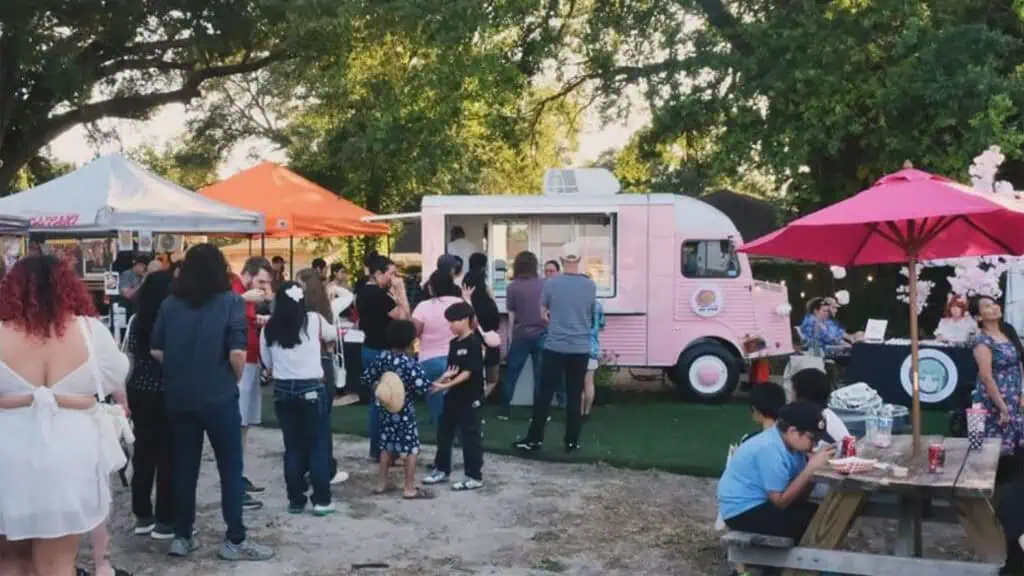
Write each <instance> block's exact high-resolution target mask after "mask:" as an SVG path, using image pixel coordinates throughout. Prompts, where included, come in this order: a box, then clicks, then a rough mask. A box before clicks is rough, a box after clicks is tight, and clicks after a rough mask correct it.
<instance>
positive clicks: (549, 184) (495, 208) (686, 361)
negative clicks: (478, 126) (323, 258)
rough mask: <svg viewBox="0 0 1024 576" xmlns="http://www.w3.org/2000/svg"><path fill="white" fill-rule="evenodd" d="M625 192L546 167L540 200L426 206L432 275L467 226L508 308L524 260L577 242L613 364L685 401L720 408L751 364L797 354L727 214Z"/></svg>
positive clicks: (778, 307)
mask: <svg viewBox="0 0 1024 576" xmlns="http://www.w3.org/2000/svg"><path fill="white" fill-rule="evenodd" d="M619 191H620V187H619V183H618V181H617V180H616V179H615V177H614V176H613V175H612V174H611V173H610V172H608V171H607V170H603V169H574V170H549V171H548V172H547V174H545V178H544V194H543V195H540V196H481V195H478V196H429V197H426V198H424V199H423V207H422V212H421V213H420V214H418V216H419V217H420V218H421V225H422V255H423V265H424V270H423V272H424V278H426V277H427V275H429V274H430V273H431V272H432V271H433V268H434V266H435V265H436V262H437V258H438V256H440V255H441V254H443V253H444V252H445V251H446V250H447V246H448V243H449V241H450V240H451V238H450V233H451V230H452V229H453V228H455V227H460V228H461V229H462V230H463V231H465V237H466V240H468V241H469V242H470V243H471V244H472V245H473V247H474V248H475V250H476V251H478V252H483V253H485V254H487V256H488V262H489V266H490V271H489V272H490V284H491V286H492V287H493V289H494V293H495V297H496V298H497V301H498V306H499V308H500V309H501V310H502V311H504V295H505V289H506V286H507V284H508V282H509V280H510V279H509V277H508V275H509V272H510V270H511V266H512V260H513V259H514V258H515V255H516V254H517V253H519V252H520V251H522V250H530V251H532V252H533V253H535V254H536V255H537V257H538V259H539V260H540V261H541V263H542V264H543V263H544V262H545V261H547V260H552V259H556V258H557V256H558V254H559V251H560V249H561V247H562V246H563V245H564V244H566V243H567V242H575V243H576V245H577V246H579V247H580V250H581V252H582V253H583V254H582V256H583V263H582V268H583V270H584V271H585V272H586V273H587V274H589V275H590V277H591V278H593V280H594V281H595V282H596V283H597V288H598V298H599V299H600V301H601V303H602V305H603V306H604V310H605V315H606V322H607V325H606V328H605V330H604V332H602V334H601V348H602V355H603V356H604V358H605V361H606V362H609V363H611V364H614V365H617V366H623V367H657V368H663V369H664V370H666V372H667V374H668V376H669V377H670V378H671V380H672V381H673V382H674V383H675V384H676V385H677V386H679V388H680V389H681V390H682V391H683V392H684V393H685V394H686V395H687V396H688V397H690V398H692V399H695V400H701V401H708V402H715V401H724V400H725V399H727V398H729V396H730V395H731V394H732V393H733V391H734V390H735V389H736V386H737V384H738V382H739V377H740V373H741V372H742V371H743V370H744V369H745V367H746V366H747V362H748V361H750V360H753V359H758V358H765V357H768V356H776V355H783V354H790V353H792V351H793V340H792V332H791V327H790V323H789V304H788V299H787V294H786V288H785V286H782V285H778V284H771V283H768V282H760V281H757V280H754V279H753V277H752V276H751V271H750V263H749V262H748V260H747V257H746V256H745V255H743V254H738V253H736V251H735V246H737V245H739V244H741V243H742V239H741V238H740V235H739V232H738V231H737V229H736V227H735V226H734V225H733V223H732V221H731V220H729V218H728V217H726V216H725V215H724V214H723V213H722V212H720V211H719V210H718V209H716V208H713V207H712V206H710V205H708V204H705V203H704V202H701V201H700V200H697V199H695V198H691V197H687V196H677V195H673V194H647V195H644V194H620V193H619ZM409 216H413V215H409ZM523 374H524V375H527V377H528V375H529V374H530V371H529V370H524V371H523Z"/></svg>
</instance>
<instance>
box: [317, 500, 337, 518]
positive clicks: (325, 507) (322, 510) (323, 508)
mask: <svg viewBox="0 0 1024 576" xmlns="http://www.w3.org/2000/svg"><path fill="white" fill-rule="evenodd" d="M335 511H337V508H335V507H334V502H331V503H330V504H316V505H314V506H313V516H327V515H328V514H334V512H335Z"/></svg>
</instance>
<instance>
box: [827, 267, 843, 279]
mask: <svg viewBox="0 0 1024 576" xmlns="http://www.w3.org/2000/svg"><path fill="white" fill-rule="evenodd" d="M829 270H831V271H832V277H833V278H835V279H836V280H842V279H843V278H846V268H843V267H842V266H832V267H831V268H829Z"/></svg>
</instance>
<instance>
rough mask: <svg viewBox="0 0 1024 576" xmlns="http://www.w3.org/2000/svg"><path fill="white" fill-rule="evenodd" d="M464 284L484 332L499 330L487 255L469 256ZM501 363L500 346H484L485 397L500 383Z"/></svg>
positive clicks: (475, 254) (499, 319)
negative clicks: (499, 367) (488, 272)
mask: <svg viewBox="0 0 1024 576" xmlns="http://www.w3.org/2000/svg"><path fill="white" fill-rule="evenodd" d="M462 285H463V286H464V287H465V288H466V289H467V290H468V291H471V296H470V304H471V305H472V306H473V313H474V314H475V315H476V323H477V325H478V326H479V327H480V330H482V331H483V332H497V331H498V329H499V328H501V313H500V312H499V311H498V304H497V303H496V302H495V301H494V294H492V293H491V287H490V285H488V284H487V256H486V255H484V254H482V253H480V252H475V253H473V254H472V255H471V256H470V257H469V271H468V272H466V275H465V276H463V278H462ZM499 364H501V349H500V347H497V346H495V347H493V348H491V347H489V346H486V345H485V347H484V382H485V384H484V397H487V396H490V395H491V392H493V391H494V388H495V387H496V386H497V385H498V365H499Z"/></svg>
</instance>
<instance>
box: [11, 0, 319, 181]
mask: <svg viewBox="0 0 1024 576" xmlns="http://www.w3.org/2000/svg"><path fill="white" fill-rule="evenodd" d="M321 4H322V5H321ZM328 4H331V3H321V2H318V1H304V2H288V1H286V0H235V1H231V2H211V1H209V0H164V1H161V2H138V1H132V0H74V1H67V0H31V1H29V0H8V1H5V2H2V3H0V161H2V165H0V193H2V192H4V191H6V190H9V189H10V188H11V185H12V183H13V181H14V178H15V175H16V174H17V173H18V171H19V170H21V169H22V168H23V167H25V166H26V165H27V164H28V163H29V161H30V160H32V158H33V157H35V156H37V155H38V154H39V153H40V150H42V149H43V148H44V147H45V146H46V145H47V144H48V143H50V142H52V141H53V140H54V139H55V138H57V137H58V136H60V135H61V134H63V133H64V132H66V131H67V130H69V129H71V128H72V127H74V126H76V125H79V124H88V123H91V122H95V121H97V120H100V119H103V118H130V119H144V118H147V117H148V116H149V114H150V113H151V112H152V111H153V110H155V109H157V108H159V107H160V106H163V105H165V104H170V103H175V102H181V103H189V102H191V101H193V100H195V99H197V98H199V97H201V96H202V91H201V89H202V87H203V85H204V84H205V83H206V82H208V81H210V80H212V79H215V78H222V77H228V76H231V75H235V74H241V73H246V72H251V71H254V70H258V69H260V68H263V67H265V66H267V65H268V64H270V63H272V62H277V61H281V60H284V59H287V58H289V57H292V56H294V55H296V54H299V53H301V52H302V51H303V50H304V49H305V48H306V47H308V46H309V45H311V44H315V43H316V42H317V39H318V38H320V37H321V36H320V34H330V33H331V30H330V29H325V27H323V26H321V25H322V24H323V23H324V20H323V19H321V18H317V17H314V15H318V14H323V13H324V12H323V10H324V9H325V6H327V5H328Z"/></svg>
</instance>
